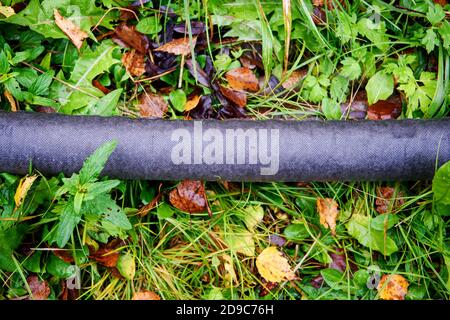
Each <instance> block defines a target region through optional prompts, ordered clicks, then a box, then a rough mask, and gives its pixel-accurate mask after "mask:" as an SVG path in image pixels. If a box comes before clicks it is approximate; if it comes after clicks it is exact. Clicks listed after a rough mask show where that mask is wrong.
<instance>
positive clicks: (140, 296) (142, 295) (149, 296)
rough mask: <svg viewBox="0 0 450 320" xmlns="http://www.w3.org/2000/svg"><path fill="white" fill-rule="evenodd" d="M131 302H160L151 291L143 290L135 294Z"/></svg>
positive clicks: (159, 298)
mask: <svg viewBox="0 0 450 320" xmlns="http://www.w3.org/2000/svg"><path fill="white" fill-rule="evenodd" d="M132 300H161V297H160V296H159V295H157V294H156V293H154V292H152V291H148V290H143V291H139V292H136V293H135V294H134V295H133V298H132Z"/></svg>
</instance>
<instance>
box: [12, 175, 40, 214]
mask: <svg viewBox="0 0 450 320" xmlns="http://www.w3.org/2000/svg"><path fill="white" fill-rule="evenodd" d="M36 178H37V176H36V175H33V176H27V177H25V178H22V179H21V180H20V182H19V186H18V187H17V189H16V194H15V195H14V202H15V203H16V207H20V206H21V205H22V203H23V201H24V200H25V197H26V196H27V193H28V191H29V190H30V188H31V186H32V185H33V183H34V181H35V180H36Z"/></svg>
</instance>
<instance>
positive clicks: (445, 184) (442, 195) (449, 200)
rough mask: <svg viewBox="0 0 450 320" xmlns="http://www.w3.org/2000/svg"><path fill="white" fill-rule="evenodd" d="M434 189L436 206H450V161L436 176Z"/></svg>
mask: <svg viewBox="0 0 450 320" xmlns="http://www.w3.org/2000/svg"><path fill="white" fill-rule="evenodd" d="M432 189H433V194H434V203H435V204H443V205H450V161H449V162H447V163H446V164H444V165H443V166H441V167H440V168H439V169H438V171H437V172H436V174H435V175H434V178H433V187H432Z"/></svg>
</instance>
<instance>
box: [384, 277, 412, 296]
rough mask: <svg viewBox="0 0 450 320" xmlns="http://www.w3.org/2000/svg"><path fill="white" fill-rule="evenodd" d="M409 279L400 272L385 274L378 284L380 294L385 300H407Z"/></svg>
mask: <svg viewBox="0 0 450 320" xmlns="http://www.w3.org/2000/svg"><path fill="white" fill-rule="evenodd" d="M408 286H409V283H408V280H406V279H405V278H404V277H403V276H401V275H399V274H391V275H388V274H385V275H384V276H383V277H382V278H381V280H380V283H379V284H378V287H377V289H378V294H379V295H380V298H381V299H383V300H405V296H406V294H407V293H408Z"/></svg>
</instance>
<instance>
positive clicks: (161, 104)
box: [138, 92, 169, 118]
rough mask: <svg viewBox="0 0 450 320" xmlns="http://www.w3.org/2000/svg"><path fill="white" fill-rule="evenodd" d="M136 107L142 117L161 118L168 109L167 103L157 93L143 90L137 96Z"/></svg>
mask: <svg viewBox="0 0 450 320" xmlns="http://www.w3.org/2000/svg"><path fill="white" fill-rule="evenodd" d="M138 108H139V113H140V115H141V117H143V118H162V117H164V115H165V114H166V112H167V110H168V109H169V105H168V104H167V102H166V100H164V98H163V97H162V96H160V95H159V94H153V93H147V92H144V93H142V94H141V95H140V96H139V104H138Z"/></svg>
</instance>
